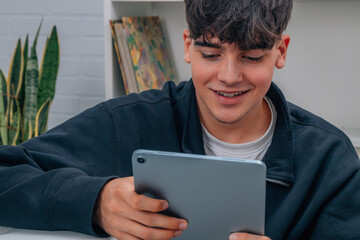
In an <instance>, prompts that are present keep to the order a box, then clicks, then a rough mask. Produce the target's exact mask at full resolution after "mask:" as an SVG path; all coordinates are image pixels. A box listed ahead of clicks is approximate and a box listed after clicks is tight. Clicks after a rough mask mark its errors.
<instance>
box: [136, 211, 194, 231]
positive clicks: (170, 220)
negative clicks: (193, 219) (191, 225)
mask: <svg viewBox="0 0 360 240" xmlns="http://www.w3.org/2000/svg"><path fill="white" fill-rule="evenodd" d="M131 219H133V220H134V221H136V222H139V223H142V224H144V225H146V226H149V227H158V228H164V229H171V230H185V229H186V228H187V221H186V220H184V219H179V218H175V217H169V216H165V215H163V214H158V213H151V212H138V211H136V212H134V215H133V216H132V218H131Z"/></svg>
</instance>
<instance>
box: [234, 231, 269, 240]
mask: <svg viewBox="0 0 360 240" xmlns="http://www.w3.org/2000/svg"><path fill="white" fill-rule="evenodd" d="M229 239H230V240H271V239H270V238H268V237H266V236H259V235H254V234H249V233H232V234H231V235H230V237H229Z"/></svg>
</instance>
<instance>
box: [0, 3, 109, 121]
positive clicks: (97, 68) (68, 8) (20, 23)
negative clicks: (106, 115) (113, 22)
mask: <svg viewBox="0 0 360 240" xmlns="http://www.w3.org/2000/svg"><path fill="white" fill-rule="evenodd" d="M42 17H44V22H43V26H42V29H41V32H40V37H39V41H38V47H37V51H38V57H39V58H41V56H42V50H43V47H44V42H45V39H46V36H47V35H48V34H49V33H50V31H51V28H52V26H53V25H56V26H57V30H58V33H59V38H60V48H61V57H60V69H59V75H58V79H57V85H56V94H55V99H54V102H53V105H52V107H51V110H50V116H49V128H52V127H54V126H56V125H58V124H60V123H62V122H63V121H65V120H67V119H69V118H70V117H72V116H74V115H76V114H77V113H80V112H81V111H83V110H85V109H87V108H89V107H91V106H93V105H95V104H97V103H99V102H101V101H103V100H104V99H105V87H104V86H105V83H104V29H103V28H104V27H103V1H102V0H0V69H2V70H3V72H4V73H5V75H6V76H7V75H8V68H9V64H10V58H11V55H12V52H13V50H14V47H15V44H16V41H17V39H18V38H19V37H21V39H22V41H24V40H25V36H26V33H29V37H30V39H29V40H30V43H32V41H33V39H34V35H35V33H36V30H37V27H38V25H39V23H40V20H41V18H42Z"/></svg>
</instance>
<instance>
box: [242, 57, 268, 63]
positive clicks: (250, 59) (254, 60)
mask: <svg viewBox="0 0 360 240" xmlns="http://www.w3.org/2000/svg"><path fill="white" fill-rule="evenodd" d="M263 57H264V56H260V57H249V56H244V57H243V58H245V59H246V60H248V61H250V62H254V63H256V62H260V61H261V60H262V59H263Z"/></svg>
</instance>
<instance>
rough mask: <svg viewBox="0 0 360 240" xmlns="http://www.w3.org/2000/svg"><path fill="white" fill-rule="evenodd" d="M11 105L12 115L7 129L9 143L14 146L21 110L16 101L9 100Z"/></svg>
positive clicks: (17, 135)
mask: <svg viewBox="0 0 360 240" xmlns="http://www.w3.org/2000/svg"><path fill="white" fill-rule="evenodd" d="M11 105H13V108H12V109H14V110H13V114H11V115H10V116H11V121H10V129H9V140H10V141H9V143H10V142H11V145H16V143H17V141H18V138H19V133H20V122H21V110H20V106H19V101H18V99H16V98H14V99H11Z"/></svg>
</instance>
